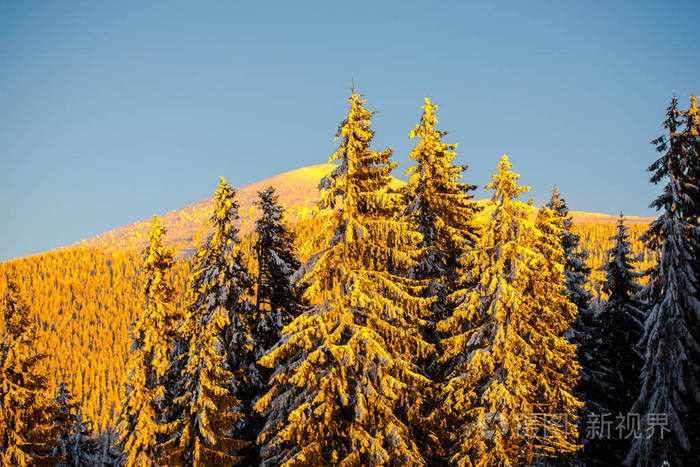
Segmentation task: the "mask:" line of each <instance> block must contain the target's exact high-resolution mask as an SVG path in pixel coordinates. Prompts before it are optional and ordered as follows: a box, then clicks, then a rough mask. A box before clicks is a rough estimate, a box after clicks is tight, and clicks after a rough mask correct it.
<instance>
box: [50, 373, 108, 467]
mask: <svg viewBox="0 0 700 467" xmlns="http://www.w3.org/2000/svg"><path fill="white" fill-rule="evenodd" d="M54 403H55V405H56V411H55V414H54V416H53V419H54V422H55V423H56V424H57V425H58V426H59V432H58V443H59V444H58V446H57V447H56V448H54V455H56V456H60V457H62V459H63V462H62V463H61V465H65V466H68V467H83V466H85V467H87V466H92V465H98V464H101V462H99V455H98V454H99V450H100V445H99V443H98V442H97V440H95V439H92V437H91V433H90V432H91V429H92V425H91V423H90V422H89V421H86V420H85V419H84V418H83V412H82V408H81V407H80V404H79V403H78V402H77V401H76V400H75V396H74V395H73V393H72V392H71V391H70V390H69V389H68V388H67V386H66V384H65V382H61V383H60V384H59V386H58V389H57V390H56V397H55V398H54Z"/></svg>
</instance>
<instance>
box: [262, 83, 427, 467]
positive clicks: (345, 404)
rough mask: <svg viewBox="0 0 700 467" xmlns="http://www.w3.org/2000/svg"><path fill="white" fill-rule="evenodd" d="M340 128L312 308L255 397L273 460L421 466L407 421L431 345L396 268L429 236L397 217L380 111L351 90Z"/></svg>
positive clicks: (416, 288)
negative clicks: (378, 145)
mask: <svg viewBox="0 0 700 467" xmlns="http://www.w3.org/2000/svg"><path fill="white" fill-rule="evenodd" d="M349 102H350V112H349V115H348V117H347V118H346V119H345V120H344V121H343V122H342V123H341V124H340V125H339V129H338V134H337V138H340V139H341V143H340V146H339V147H338V149H337V151H336V152H335V153H334V154H333V155H332V156H331V158H330V161H331V162H333V161H336V160H338V161H339V162H340V165H339V166H338V167H336V168H335V169H334V170H333V172H332V173H331V175H330V177H328V178H326V179H324V180H323V181H322V184H321V186H322V188H324V189H325V191H324V193H323V199H322V204H321V206H322V207H324V208H326V207H330V208H333V207H336V206H337V208H338V209H337V210H335V211H333V212H331V213H329V215H328V218H327V220H326V221H325V223H324V225H323V227H322V229H321V231H320V232H319V233H318V235H317V236H316V237H315V238H313V239H312V240H311V241H310V242H309V247H310V248H312V249H313V251H314V252H316V253H315V254H314V255H312V256H311V258H310V259H309V260H308V261H307V262H306V263H305V264H304V265H303V266H302V269H301V271H302V272H303V274H304V277H303V280H304V282H306V283H308V284H309V287H308V288H307V290H306V293H305V296H306V298H307V299H308V300H309V302H310V304H311V305H312V307H311V308H310V309H309V310H308V311H306V312H305V313H304V314H302V315H300V316H299V317H297V318H296V319H295V320H294V321H293V322H292V323H290V324H289V325H288V326H287V327H286V328H285V334H284V335H283V337H282V340H281V342H280V344H279V345H277V346H275V347H274V348H273V349H272V351H271V352H269V353H268V354H267V355H266V356H265V357H264V358H263V359H262V361H261V362H262V363H263V364H264V365H266V366H270V367H272V366H275V367H276V370H275V373H274V375H273V377H272V380H271V386H272V387H271V389H270V391H269V392H268V394H266V395H265V396H264V397H263V398H262V399H261V400H260V401H259V402H258V404H257V406H256V407H257V408H258V409H259V410H260V411H262V412H263V413H264V414H265V415H266V416H267V423H266V426H265V429H264V431H263V433H262V434H261V435H260V437H259V441H260V443H261V444H262V455H263V459H264V463H265V465H385V464H391V465H420V464H423V463H424V460H423V459H422V458H421V455H420V453H419V452H418V449H417V447H416V445H415V443H414V441H413V439H412V437H411V434H410V431H409V429H408V427H407V423H408V421H407V420H408V419H409V418H410V417H412V416H414V415H415V414H413V413H410V412H409V408H410V407H412V405H411V404H413V403H415V402H416V400H415V399H416V398H418V397H420V388H421V387H422V386H424V385H425V384H426V379H425V378H423V377H421V376H420V375H419V374H418V373H417V371H416V370H417V368H416V366H415V365H414V364H413V363H412V361H413V358H414V357H415V356H422V355H425V354H426V353H427V352H428V351H429V350H430V346H429V345H428V344H426V343H425V342H424V341H423V340H422V338H421V336H420V333H419V332H418V329H417V326H418V322H419V321H420V320H421V316H422V315H423V314H425V313H427V305H428V303H426V301H425V300H422V299H419V298H415V295H417V294H418V293H420V289H421V284H419V283H416V282H415V281H412V280H410V279H404V278H401V277H399V276H398V275H396V274H394V273H393V272H394V271H404V270H407V269H408V268H410V267H413V266H415V264H416V257H417V255H418V253H419V251H418V250H417V249H416V248H415V244H416V243H417V242H418V241H420V235H419V234H417V233H415V232H413V231H412V230H411V228H410V225H408V223H407V222H405V221H403V220H396V215H397V214H398V213H399V212H401V211H402V210H403V206H402V196H401V194H400V193H395V192H392V191H389V190H388V186H389V182H390V180H391V177H390V174H391V171H392V170H393V168H394V167H395V166H396V163H395V162H391V161H390V156H391V149H388V150H385V151H382V152H376V151H372V150H371V149H370V144H371V141H372V137H373V131H372V130H371V128H370V119H371V117H372V112H371V111H369V110H367V109H365V108H364V106H363V104H364V102H365V101H364V100H363V99H362V97H361V96H360V95H359V94H357V93H355V92H354V91H353V92H352V95H351V97H350V99H349Z"/></svg>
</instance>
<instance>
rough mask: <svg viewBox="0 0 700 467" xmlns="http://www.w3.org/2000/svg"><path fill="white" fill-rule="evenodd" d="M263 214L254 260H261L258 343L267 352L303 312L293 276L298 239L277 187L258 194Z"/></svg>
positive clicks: (259, 220) (258, 291) (296, 261)
mask: <svg viewBox="0 0 700 467" xmlns="http://www.w3.org/2000/svg"><path fill="white" fill-rule="evenodd" d="M256 205H257V206H258V207H259V208H260V210H261V211H262V214H261V216H260V217H259V218H258V220H257V221H256V223H255V224H256V226H255V233H256V237H255V245H254V247H253V248H254V251H255V256H256V258H257V260H258V274H257V278H256V279H257V290H256V297H255V298H256V308H257V310H258V313H259V316H258V319H257V322H256V329H255V335H256V340H257V341H258V342H260V345H261V346H262V348H263V349H264V350H265V351H267V350H269V349H271V348H272V346H273V345H274V344H275V343H277V341H278V340H279V339H280V337H281V335H282V334H281V333H282V327H283V326H284V325H285V324H287V323H289V322H291V321H292V319H294V317H296V316H297V315H298V314H299V313H300V312H301V307H302V301H301V297H300V295H299V288H297V287H296V286H295V285H294V284H293V283H292V275H293V274H294V273H295V272H296V271H297V270H298V269H299V266H300V264H299V259H298V258H297V254H296V252H295V251H294V244H295V242H296V238H295V235H294V232H293V231H292V230H290V229H289V228H288V227H287V225H286V223H285V220H284V208H283V207H282V206H281V205H280V202H279V196H278V195H277V192H276V191H275V189H274V187H272V186H269V187H267V188H266V189H265V190H264V191H261V192H259V193H258V200H257V201H256Z"/></svg>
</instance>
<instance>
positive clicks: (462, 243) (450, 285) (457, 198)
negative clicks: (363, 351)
mask: <svg viewBox="0 0 700 467" xmlns="http://www.w3.org/2000/svg"><path fill="white" fill-rule="evenodd" d="M437 108H438V106H437V105H433V103H432V102H431V101H430V99H428V98H426V99H425V105H424V106H423V115H422V116H421V120H420V123H419V124H418V125H416V126H415V127H414V128H413V130H411V132H410V133H409V138H411V139H413V138H416V137H417V138H419V141H418V144H417V145H416V147H415V148H414V149H413V150H412V151H411V153H410V154H409V159H413V160H414V161H415V164H414V165H413V166H412V167H410V168H409V169H408V171H407V175H409V177H410V178H409V182H408V184H406V185H405V187H404V189H403V192H404V203H405V204H406V210H405V212H404V213H403V215H404V217H405V218H406V219H407V220H409V221H410V223H411V225H412V226H413V229H414V230H416V231H417V232H418V233H420V234H421V235H422V237H423V240H422V242H421V244H420V247H421V248H422V250H423V253H422V255H421V257H420V259H419V261H418V264H417V265H416V266H415V267H414V268H412V269H411V270H410V271H409V273H408V276H409V277H411V278H413V279H417V280H421V281H426V282H428V286H427V287H426V288H425V289H424V292H423V296H424V297H425V298H431V299H433V304H432V307H431V313H430V315H429V316H427V317H426V320H425V323H424V325H422V326H421V332H422V334H423V337H424V338H425V340H426V341H428V342H430V343H432V344H437V343H438V341H439V338H438V335H437V333H436V329H435V326H436V324H437V323H438V322H440V321H441V320H443V319H445V318H447V317H448V316H449V315H450V314H451V313H452V310H453V309H454V307H455V303H453V302H452V301H451V300H450V296H451V294H452V293H453V292H454V291H455V290H456V287H457V284H458V281H459V272H458V268H459V258H460V256H461V255H462V253H463V252H464V250H467V249H470V248H473V247H474V244H475V243H476V240H477V238H478V234H479V230H480V226H479V224H478V223H477V221H476V214H477V213H478V212H479V211H480V208H479V207H478V206H477V204H476V203H475V202H473V201H472V199H473V196H472V195H471V194H470V192H471V191H473V190H474V189H476V186H474V185H469V184H466V183H461V182H460V181H459V180H460V179H461V178H462V173H463V172H464V171H465V170H466V169H467V167H466V166H463V165H453V160H454V158H455V152H454V150H455V149H456V148H457V145H456V144H446V143H443V142H442V138H443V137H444V136H445V135H447V132H446V131H440V130H437V129H436V128H435V126H436V125H437V122H438V121H437V117H436V116H435V112H436V110H437ZM436 350H437V349H436ZM437 352H438V353H439V350H437ZM419 364H420V366H421V370H422V372H423V373H424V374H426V375H429V376H430V377H431V378H432V379H434V380H436V381H439V380H440V379H441V377H442V375H441V374H442V373H443V369H442V368H440V366H439V365H437V356H436V355H431V356H429V358H427V359H425V360H424V361H420V362H419ZM426 396H428V397H426V398H424V401H425V403H426V407H425V408H422V409H419V410H422V411H425V412H430V411H433V417H431V418H432V419H434V420H433V421H435V420H437V421H438V422H439V420H440V419H441V414H440V413H439V411H435V408H436V401H434V400H433V399H434V397H435V391H431V392H429V393H428V394H426ZM412 428H413V429H414V437H415V438H416V442H417V443H418V445H419V448H420V450H421V452H422V453H423V456H424V457H425V458H426V460H429V461H430V462H431V463H436V462H438V460H439V459H440V458H441V457H444V454H445V449H444V448H442V447H441V446H439V443H437V442H436V441H437V438H436V437H435V436H431V433H432V431H433V430H431V429H430V428H431V427H430V426H429V425H428V424H426V423H424V422H423V421H421V423H419V424H417V425H416V426H414V427H412Z"/></svg>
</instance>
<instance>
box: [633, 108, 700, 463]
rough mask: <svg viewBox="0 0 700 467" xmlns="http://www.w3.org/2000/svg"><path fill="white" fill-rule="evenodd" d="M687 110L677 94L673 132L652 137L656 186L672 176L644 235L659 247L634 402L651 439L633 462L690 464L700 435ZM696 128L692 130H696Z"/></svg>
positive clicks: (638, 445)
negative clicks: (657, 155) (639, 385)
mask: <svg viewBox="0 0 700 467" xmlns="http://www.w3.org/2000/svg"><path fill="white" fill-rule="evenodd" d="M682 117H683V115H682V112H681V111H680V110H679V109H678V102H677V99H676V98H675V97H674V98H673V100H672V101H671V105H670V106H669V107H668V109H667V112H666V120H665V121H664V128H666V130H667V133H666V134H664V135H662V136H661V137H659V138H657V139H655V140H653V141H652V143H653V144H655V145H656V150H657V151H658V152H659V153H661V157H660V158H658V159H657V160H656V161H654V163H653V164H651V166H649V168H648V169H647V170H648V171H649V172H652V173H653V175H652V177H651V182H652V183H655V184H656V183H659V182H660V181H662V180H664V179H667V183H666V186H665V187H664V189H663V192H662V193H661V195H660V196H659V197H658V198H657V199H656V200H654V202H653V203H652V204H651V206H652V207H654V208H656V209H657V210H660V211H662V212H661V215H660V216H659V217H658V218H657V219H656V220H655V221H654V222H652V223H651V225H650V227H649V230H647V232H646V233H645V234H644V236H643V239H644V240H645V241H646V245H647V248H649V249H651V250H654V251H656V252H657V254H658V256H659V262H658V264H657V265H656V266H655V267H654V268H652V270H651V271H650V277H649V283H648V285H647V288H646V290H645V297H646V300H647V306H648V314H647V317H646V321H645V328H644V335H643V337H642V340H641V342H640V344H641V345H642V347H643V349H644V358H645V361H644V366H643V368H642V388H641V391H640V394H639V397H638V398H637V401H636V402H635V404H634V406H633V407H632V411H633V412H638V413H641V414H642V430H643V433H644V436H641V437H640V438H638V439H634V440H633V441H632V447H631V449H630V452H629V453H628V455H627V458H626V460H625V462H626V463H628V464H629V465H632V464H634V465H650V466H651V465H659V464H660V463H661V462H663V461H668V462H670V463H671V465H690V464H692V463H694V462H695V461H697V458H698V454H700V452H698V449H699V446H700V445H699V444H698V442H697V440H698V439H700V422H699V421H698V420H697V418H698V417H697V414H698V413H700V379H699V375H700V301H699V300H698V277H697V276H696V272H697V269H696V268H697V264H696V260H697V251H698V243H699V239H700V233H699V230H698V225H697V222H696V220H697V216H698V209H700V208H699V207H698V206H699V205H698V204H697V203H696V202H695V201H696V200H697V199H698V198H697V196H698V190H699V189H700V186H699V185H698V180H697V178H694V177H693V169H692V167H697V164H698V162H697V160H696V159H697V154H693V152H692V151H691V150H689V144H688V133H689V131H688V130H689V129H688V128H687V127H686V129H685V130H686V131H684V129H683V119H682ZM691 131H692V130H691Z"/></svg>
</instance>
